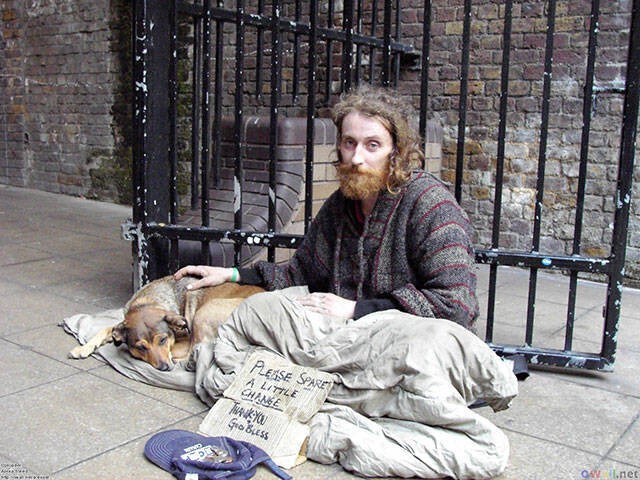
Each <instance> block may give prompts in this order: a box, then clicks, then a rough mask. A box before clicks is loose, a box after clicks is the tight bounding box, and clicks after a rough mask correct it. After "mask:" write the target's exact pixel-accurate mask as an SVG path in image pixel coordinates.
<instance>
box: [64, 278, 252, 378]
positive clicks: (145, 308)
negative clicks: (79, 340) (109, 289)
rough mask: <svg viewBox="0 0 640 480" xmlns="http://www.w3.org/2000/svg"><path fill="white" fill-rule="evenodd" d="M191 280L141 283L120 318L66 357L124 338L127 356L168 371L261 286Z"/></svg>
mask: <svg viewBox="0 0 640 480" xmlns="http://www.w3.org/2000/svg"><path fill="white" fill-rule="evenodd" d="M196 280H197V278H195V277H184V278H181V279H180V280H177V281H176V280H175V279H174V277H173V276H171V275H169V276H166V277H163V278H160V279H158V280H155V281H153V282H151V283H149V284H147V285H145V286H144V287H142V288H141V289H140V290H138V292H137V293H135V294H134V295H133V297H131V299H130V300H129V301H128V302H127V304H126V305H125V315H124V320H123V321H122V322H121V323H119V324H118V325H115V326H112V327H107V328H104V329H102V330H100V331H99V332H98V333H97V334H96V335H95V336H94V337H93V338H91V339H90V340H89V341H88V342H87V343H86V344H84V345H80V346H78V347H76V348H74V349H73V350H71V351H70V352H69V357H70V358H87V357H88V356H89V355H91V354H92V353H93V352H95V351H96V350H97V349H98V348H100V347H101V346H102V345H105V344H107V343H111V342H113V343H115V344H116V345H120V344H123V343H124V344H126V345H127V348H128V350H129V353H130V354H131V356H133V357H135V358H137V359H140V360H143V361H145V362H147V363H149V364H151V365H152V366H153V367H155V368H157V369H158V370H164V371H167V370H171V369H172V368H173V367H174V365H175V362H176V361H178V360H182V359H185V358H188V356H189V355H190V353H191V351H192V349H193V347H194V346H195V345H196V344H198V343H200V342H203V341H210V340H213V339H214V338H216V336H217V332H218V327H219V326H220V325H221V324H222V322H224V321H225V320H226V319H227V318H228V317H229V315H230V314H231V312H232V311H233V310H234V309H235V308H236V307H237V306H238V305H239V304H240V303H241V302H242V301H243V300H244V299H245V298H247V297H249V296H251V295H253V294H256V293H259V292H263V291H264V290H263V289H262V288H260V287H256V286H253V285H240V284H237V283H223V284H222V285H218V286H216V287H205V288H200V289H197V290H193V291H190V290H187V285H189V284H190V283H193V282H194V281H196Z"/></svg>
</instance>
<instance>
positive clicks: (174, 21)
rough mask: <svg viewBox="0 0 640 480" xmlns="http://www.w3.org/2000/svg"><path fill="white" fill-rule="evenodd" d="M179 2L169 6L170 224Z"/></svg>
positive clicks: (175, 157)
mask: <svg viewBox="0 0 640 480" xmlns="http://www.w3.org/2000/svg"><path fill="white" fill-rule="evenodd" d="M176 4H177V0H171V2H170V5H169V58H168V63H169V85H168V90H169V119H168V120H169V198H170V204H169V223H175V222H176V206H177V203H178V191H177V186H176V184H177V181H176V176H177V164H178V152H177V132H176V129H177V122H176V119H177V116H178V107H177V105H178V78H177V75H178V67H177V62H178V38H177V37H178V31H177V29H178V18H177V16H178V12H177V6H176Z"/></svg>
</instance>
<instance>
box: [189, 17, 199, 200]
mask: <svg viewBox="0 0 640 480" xmlns="http://www.w3.org/2000/svg"><path fill="white" fill-rule="evenodd" d="M193 31H194V36H193V68H192V71H191V75H192V77H193V85H192V88H191V208H192V209H194V210H195V209H196V208H197V206H198V191H199V188H200V163H199V162H198V160H199V158H200V142H201V138H200V134H201V131H200V121H201V117H200V102H201V101H202V96H201V95H200V93H201V89H202V78H201V76H202V17H195V18H194V19H193Z"/></svg>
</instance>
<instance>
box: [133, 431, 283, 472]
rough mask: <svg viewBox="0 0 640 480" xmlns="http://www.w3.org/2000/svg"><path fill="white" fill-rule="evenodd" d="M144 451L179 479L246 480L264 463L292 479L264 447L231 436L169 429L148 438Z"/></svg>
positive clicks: (273, 470)
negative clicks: (205, 434)
mask: <svg viewBox="0 0 640 480" xmlns="http://www.w3.org/2000/svg"><path fill="white" fill-rule="evenodd" d="M144 454H145V456H146V457H147V458H148V459H149V460H150V461H152V462H153V463H155V464H156V465H157V466H159V467H160V468H162V469H163V470H166V471H167V472H170V473H171V474H172V475H173V476H174V477H176V478H177V479H178V480H216V479H225V480H245V479H247V478H251V477H253V476H254V475H255V473H256V469H257V466H258V465H259V464H261V463H264V464H265V466H266V467H268V468H269V469H271V471H272V472H273V473H274V474H275V475H277V476H278V477H280V478H282V479H283V480H290V479H291V476H289V475H288V474H287V473H286V472H284V471H283V470H282V469H281V468H280V467H278V466H277V465H276V464H275V463H274V461H273V460H272V459H271V457H269V455H267V454H266V453H265V451H264V450H262V449H261V448H259V447H257V446H255V445H253V444H251V443H249V442H243V441H240V440H234V439H233V438H229V437H207V436H204V435H199V434H197V433H193V432H188V431H186V430H167V431H166V432H160V433H156V434H155V435H154V436H153V437H151V438H150V439H149V440H148V441H147V443H146V445H145V446H144Z"/></svg>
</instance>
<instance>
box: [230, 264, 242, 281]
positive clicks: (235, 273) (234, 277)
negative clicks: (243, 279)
mask: <svg viewBox="0 0 640 480" xmlns="http://www.w3.org/2000/svg"><path fill="white" fill-rule="evenodd" d="M239 277H240V272H238V269H237V268H236V267H233V269H232V272H231V281H232V282H234V283H235V282H237V281H238V278H239Z"/></svg>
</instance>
